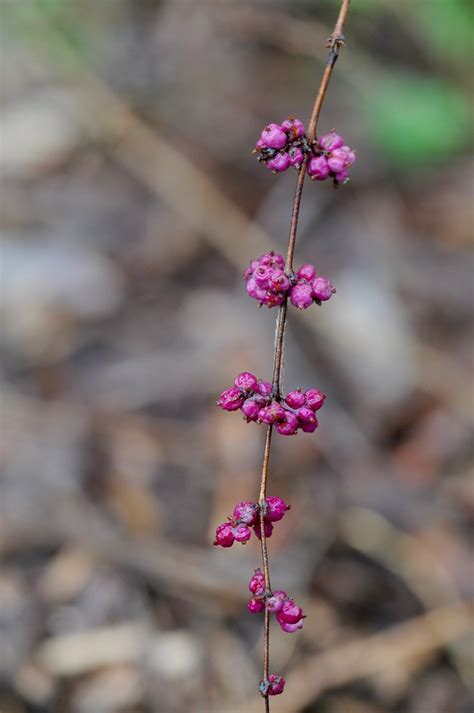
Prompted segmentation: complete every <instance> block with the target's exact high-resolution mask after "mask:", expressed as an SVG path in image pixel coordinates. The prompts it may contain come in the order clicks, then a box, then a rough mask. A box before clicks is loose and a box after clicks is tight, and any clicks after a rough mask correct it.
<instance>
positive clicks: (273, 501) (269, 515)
mask: <svg viewBox="0 0 474 713" xmlns="http://www.w3.org/2000/svg"><path fill="white" fill-rule="evenodd" d="M266 501H267V512H266V514H265V518H266V519H268V520H269V521H270V522H278V520H281V519H282V517H283V515H284V514H285V513H286V511H287V510H289V509H290V507H291V506H290V505H287V504H286V503H285V501H284V500H283V498H279V497H277V496H276V495H268V496H267V498H266Z"/></svg>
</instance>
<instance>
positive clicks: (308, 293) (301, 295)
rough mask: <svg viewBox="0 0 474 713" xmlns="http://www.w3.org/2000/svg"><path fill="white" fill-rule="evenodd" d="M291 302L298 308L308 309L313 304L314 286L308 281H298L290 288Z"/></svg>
mask: <svg viewBox="0 0 474 713" xmlns="http://www.w3.org/2000/svg"><path fill="white" fill-rule="evenodd" d="M290 300H291V304H292V305H294V306H295V307H298V309H307V308H308V307H311V305H312V304H313V300H314V298H313V288H312V287H311V285H310V284H309V283H308V282H298V283H297V284H296V285H294V286H293V287H292V288H291V290H290Z"/></svg>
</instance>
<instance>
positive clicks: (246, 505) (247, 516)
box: [233, 500, 258, 525]
mask: <svg viewBox="0 0 474 713" xmlns="http://www.w3.org/2000/svg"><path fill="white" fill-rule="evenodd" d="M257 515H258V505H257V504H256V503H252V502H251V501H250V500H247V501H245V502H242V503H238V504H237V505H236V506H235V508H234V512H233V516H234V518H235V520H236V521H237V522H241V523H243V524H244V525H254V524H255V522H256V521H257Z"/></svg>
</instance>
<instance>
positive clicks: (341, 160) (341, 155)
mask: <svg viewBox="0 0 474 713" xmlns="http://www.w3.org/2000/svg"><path fill="white" fill-rule="evenodd" d="M328 166H329V168H330V169H331V171H332V172H333V173H338V172H339V171H343V170H344V169H345V168H346V166H347V154H346V152H345V151H344V150H343V149H336V150H335V151H332V152H331V154H330V155H329V156H328Z"/></svg>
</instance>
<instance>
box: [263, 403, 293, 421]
mask: <svg viewBox="0 0 474 713" xmlns="http://www.w3.org/2000/svg"><path fill="white" fill-rule="evenodd" d="M285 416H286V411H285V409H284V408H283V406H281V404H279V403H277V402H276V401H273V402H272V403H271V404H270V406H265V407H264V408H262V409H260V411H259V414H258V420H259V421H262V422H263V423H266V424H268V425H270V424H272V423H277V422H278V421H282V420H283V419H284V418H285Z"/></svg>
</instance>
